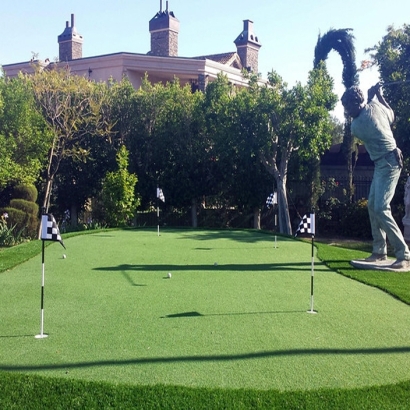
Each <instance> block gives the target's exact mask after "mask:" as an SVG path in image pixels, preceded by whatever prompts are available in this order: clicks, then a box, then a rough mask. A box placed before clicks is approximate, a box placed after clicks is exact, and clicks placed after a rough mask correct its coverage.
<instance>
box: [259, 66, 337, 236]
mask: <svg viewBox="0 0 410 410" xmlns="http://www.w3.org/2000/svg"><path fill="white" fill-rule="evenodd" d="M269 81H270V87H263V88H260V97H259V98H260V102H259V110H258V111H257V112H259V116H260V122H261V123H262V124H264V129H262V128H261V129H260V133H259V134H258V135H257V138H258V140H259V144H260V158H261V160H262V162H263V164H264V165H265V166H266V168H267V170H268V171H269V172H270V173H271V174H272V175H273V176H274V178H275V181H276V185H277V192H278V209H279V215H278V216H279V229H280V232H282V233H286V234H291V233H292V226H291V221H290V217H289V207H288V199H287V189H286V184H287V177H288V165H289V161H290V158H291V156H292V154H293V153H294V152H295V151H298V154H299V155H300V156H301V157H302V158H313V159H314V158H316V159H318V158H319V156H320V155H321V154H322V153H323V152H324V151H325V150H326V149H327V148H328V147H329V146H330V142H331V133H330V130H331V119H330V115H329V111H330V110H332V109H333V107H334V105H335V104H336V101H337V96H336V95H335V94H334V93H333V92H332V89H333V80H332V79H331V78H330V76H329V75H328V73H327V71H326V69H325V67H324V66H323V65H320V66H319V67H318V68H317V69H314V70H312V71H311V72H310V73H309V78H308V83H307V85H306V86H302V85H301V84H300V83H299V84H296V85H295V86H294V87H293V88H291V89H288V88H287V87H286V84H285V83H283V80H282V79H281V77H280V76H279V75H277V74H276V73H275V72H272V73H270V75H269Z"/></svg>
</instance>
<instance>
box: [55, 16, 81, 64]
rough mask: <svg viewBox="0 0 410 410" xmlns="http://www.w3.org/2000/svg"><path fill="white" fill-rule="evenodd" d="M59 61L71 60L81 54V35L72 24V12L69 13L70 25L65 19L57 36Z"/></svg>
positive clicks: (79, 56)
mask: <svg viewBox="0 0 410 410" xmlns="http://www.w3.org/2000/svg"><path fill="white" fill-rule="evenodd" d="M58 44H59V59H60V61H71V60H75V59H77V58H82V56H83V36H81V35H80V34H79V33H78V32H77V29H76V28H75V25H74V14H71V27H70V25H69V23H68V21H66V25H65V29H64V31H63V33H62V34H60V35H59V36H58Z"/></svg>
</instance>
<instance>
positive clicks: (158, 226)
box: [157, 201, 159, 236]
mask: <svg viewBox="0 0 410 410" xmlns="http://www.w3.org/2000/svg"><path fill="white" fill-rule="evenodd" d="M157 202H158V201H157ZM157 224H158V225H157V227H158V236H159V205H157Z"/></svg>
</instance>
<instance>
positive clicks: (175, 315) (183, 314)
mask: <svg viewBox="0 0 410 410" xmlns="http://www.w3.org/2000/svg"><path fill="white" fill-rule="evenodd" d="M305 312H306V310H280V311H275V312H273V311H272V312H236V313H209V314H202V313H199V312H195V311H193V312H181V313H173V314H171V315H165V316H161V319H177V318H182V317H209V316H244V315H272V314H283V313H305Z"/></svg>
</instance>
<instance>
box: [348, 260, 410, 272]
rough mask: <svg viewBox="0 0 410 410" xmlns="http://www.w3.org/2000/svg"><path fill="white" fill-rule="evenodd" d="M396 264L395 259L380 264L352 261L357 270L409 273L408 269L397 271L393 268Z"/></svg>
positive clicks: (379, 262)
mask: <svg viewBox="0 0 410 410" xmlns="http://www.w3.org/2000/svg"><path fill="white" fill-rule="evenodd" d="M393 263H394V260H393V259H387V260H385V261H378V262H366V261H365V260H364V259H357V260H352V261H350V264H351V265H352V266H354V267H355V268H357V269H366V270H381V271H385V272H408V270H407V269H395V268H392V266H391V265H392V264H393Z"/></svg>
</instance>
